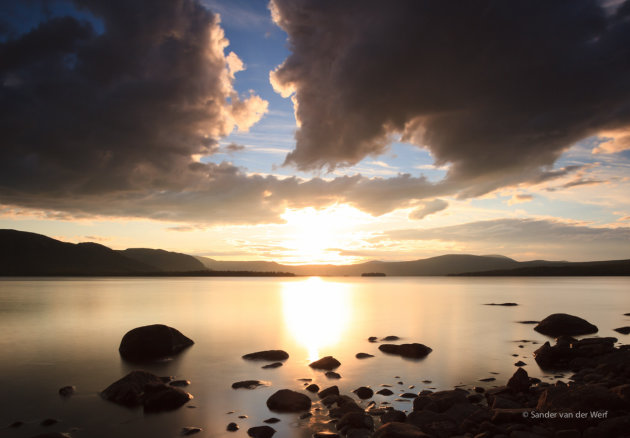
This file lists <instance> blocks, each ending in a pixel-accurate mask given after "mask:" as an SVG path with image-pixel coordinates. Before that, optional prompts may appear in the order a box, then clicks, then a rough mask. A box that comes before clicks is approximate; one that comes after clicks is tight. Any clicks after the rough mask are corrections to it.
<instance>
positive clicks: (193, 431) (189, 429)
mask: <svg viewBox="0 0 630 438" xmlns="http://www.w3.org/2000/svg"><path fill="white" fill-rule="evenodd" d="M202 430H203V429H202V428H201V427H182V435H184V436H189V435H194V434H196V433H199V432H201V431H202Z"/></svg>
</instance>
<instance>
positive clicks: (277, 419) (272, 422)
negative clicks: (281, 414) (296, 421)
mask: <svg viewBox="0 0 630 438" xmlns="http://www.w3.org/2000/svg"><path fill="white" fill-rule="evenodd" d="M278 422H280V419H279V418H276V417H271V418H267V419H266V420H263V423H267V424H275V423H278Z"/></svg>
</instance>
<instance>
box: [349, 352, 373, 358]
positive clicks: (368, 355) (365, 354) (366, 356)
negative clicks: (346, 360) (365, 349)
mask: <svg viewBox="0 0 630 438" xmlns="http://www.w3.org/2000/svg"><path fill="white" fill-rule="evenodd" d="M354 357H356V358H357V359H367V358H368V357H374V355H373V354H369V353H357V354H355V355H354Z"/></svg>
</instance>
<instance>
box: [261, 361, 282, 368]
mask: <svg viewBox="0 0 630 438" xmlns="http://www.w3.org/2000/svg"><path fill="white" fill-rule="evenodd" d="M281 366H282V362H274V363H270V364H268V365H263V366H262V367H261V368H262V369H264V370H267V369H270V368H278V367H281Z"/></svg>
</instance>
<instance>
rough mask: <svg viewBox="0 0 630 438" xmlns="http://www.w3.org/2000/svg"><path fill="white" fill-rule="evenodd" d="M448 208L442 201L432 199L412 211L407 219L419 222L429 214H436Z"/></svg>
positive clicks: (446, 203)
mask: <svg viewBox="0 0 630 438" xmlns="http://www.w3.org/2000/svg"><path fill="white" fill-rule="evenodd" d="M447 207H448V202H446V201H444V200H442V199H433V200H431V201H427V202H423V203H421V204H420V206H419V207H418V208H416V209H415V210H413V211H412V212H411V213H410V214H409V219H416V220H421V219H424V218H425V217H427V216H429V215H430V214H433V213H437V212H438V211H442V210H444V209H446V208H447Z"/></svg>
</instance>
